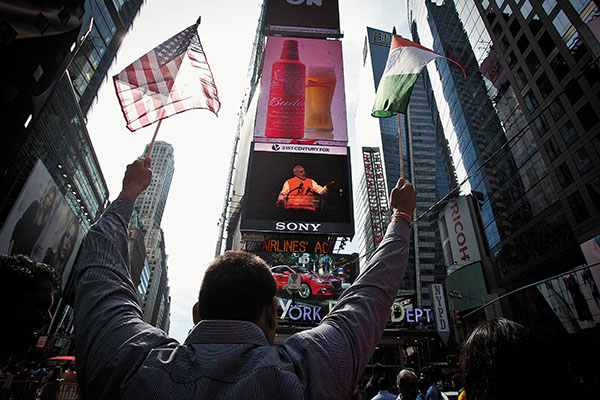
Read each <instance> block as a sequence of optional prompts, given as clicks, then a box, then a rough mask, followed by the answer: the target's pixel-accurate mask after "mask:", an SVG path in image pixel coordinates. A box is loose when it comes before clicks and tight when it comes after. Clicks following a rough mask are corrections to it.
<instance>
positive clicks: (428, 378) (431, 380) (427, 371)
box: [421, 367, 443, 400]
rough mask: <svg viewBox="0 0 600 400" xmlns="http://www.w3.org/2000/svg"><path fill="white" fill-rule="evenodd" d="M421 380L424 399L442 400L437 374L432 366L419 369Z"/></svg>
mask: <svg viewBox="0 0 600 400" xmlns="http://www.w3.org/2000/svg"><path fill="white" fill-rule="evenodd" d="M421 377H422V381H423V388H424V389H423V390H424V392H425V400H443V397H442V392H441V391H440V388H439V387H438V385H437V382H436V378H437V374H436V373H435V370H434V369H433V368H432V367H425V368H423V369H422V370H421Z"/></svg>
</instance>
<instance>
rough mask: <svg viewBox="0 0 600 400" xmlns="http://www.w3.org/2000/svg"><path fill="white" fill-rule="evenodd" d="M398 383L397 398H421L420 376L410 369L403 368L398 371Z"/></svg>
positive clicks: (405, 399)
mask: <svg viewBox="0 0 600 400" xmlns="http://www.w3.org/2000/svg"><path fill="white" fill-rule="evenodd" d="M396 384H397V385H398V390H399V391H400V394H398V397H397V398H396V399H397V400H421V396H420V394H419V378H418V377H417V375H416V374H415V373H414V371H412V370H410V369H403V370H402V371H400V372H399V373H398V376H397V377H396Z"/></svg>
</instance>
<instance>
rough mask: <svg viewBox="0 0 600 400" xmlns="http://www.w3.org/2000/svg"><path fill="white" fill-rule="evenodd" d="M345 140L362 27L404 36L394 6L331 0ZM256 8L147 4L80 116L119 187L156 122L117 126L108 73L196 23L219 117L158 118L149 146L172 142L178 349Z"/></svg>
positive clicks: (243, 2) (168, 225) (217, 205)
mask: <svg viewBox="0 0 600 400" xmlns="http://www.w3.org/2000/svg"><path fill="white" fill-rule="evenodd" d="M339 2H340V26H341V30H342V32H343V33H344V38H343V39H342V50H343V56H344V75H345V85H346V88H345V89H346V99H347V115H348V119H349V121H348V126H349V135H353V134H354V132H353V128H352V127H353V124H352V121H350V119H352V116H353V115H354V109H353V107H354V103H355V102H356V99H357V93H356V91H357V82H358V73H359V68H360V64H361V58H362V48H363V44H364V38H365V35H366V27H367V26H370V27H373V28H378V29H382V30H387V31H391V30H392V26H396V29H397V31H398V34H400V35H402V36H404V37H410V35H409V33H408V27H407V17H406V4H405V2H404V1H401V0H339ZM261 4H262V2H261V1H259V0H250V1H249V0H220V1H209V0H193V1H192V0H168V1H167V0H147V1H146V2H145V4H144V5H143V6H142V9H141V11H140V13H139V15H138V17H137V18H136V19H135V21H134V22H133V27H132V29H131V30H130V31H129V32H128V33H127V35H126V36H125V37H124V39H123V43H122V45H121V48H120V50H119V52H118V54H117V58H116V60H115V62H114V63H113V65H112V67H111V69H110V70H109V72H108V77H107V80H105V82H104V85H103V86H102V87H101V89H100V91H99V92H98V97H97V99H96V103H95V104H94V106H93V108H92V109H91V111H90V112H89V113H88V115H87V118H88V125H87V127H88V131H89V134H90V137H91V140H92V143H93V145H94V149H95V151H96V154H97V156H98V160H99V162H100V166H101V168H102V172H103V174H104V178H105V180H106V183H107V185H108V189H109V193H110V200H111V201H112V200H114V199H115V198H116V197H117V196H118V194H119V192H120V190H121V182H122V179H123V173H124V171H125V167H126V166H127V164H129V163H131V162H132V161H134V160H135V159H136V158H138V157H139V156H141V154H142V152H143V150H144V146H145V145H146V144H147V143H149V142H150V140H151V138H152V135H153V133H154V129H155V125H152V126H150V127H146V128H143V129H140V130H138V131H136V132H133V133H132V132H130V131H129V130H128V129H127V128H126V127H125V119H124V118H123V115H122V113H121V109H120V107H119V103H118V100H117V96H116V94H115V90H114V87H113V85H112V82H111V81H112V76H113V75H116V74H117V73H119V72H120V71H121V70H122V69H123V68H125V67H126V66H128V65H129V64H131V63H132V62H133V61H135V60H136V59H137V58H139V57H140V56H142V55H143V54H145V53H146V52H148V51H150V50H152V49H153V48H154V47H156V46H158V45H159V44H160V43H162V42H163V41H165V40H166V39H168V38H170V37H171V36H173V35H175V34H176V33H178V32H180V31H182V30H183V29H185V28H187V27H188V26H190V25H192V24H194V23H195V21H196V19H197V18H198V16H202V22H201V24H200V27H199V30H198V31H199V34H200V41H201V42H202V46H203V48H204V51H205V53H206V56H207V59H208V62H209V64H210V66H211V69H212V72H213V76H214V79H215V83H216V85H217V88H218V91H219V98H220V100H221V110H220V112H219V116H218V117H216V116H215V115H214V114H213V113H211V112H210V111H207V110H190V111H187V112H184V113H181V114H178V115H175V116H172V117H170V118H167V119H165V120H164V121H163V123H162V125H161V128H160V131H159V133H158V137H157V140H162V141H165V142H168V143H171V144H172V145H173V146H174V151H175V174H174V176H173V181H172V183H171V189H170V192H169V198H168V200H167V203H166V207H165V212H164V215H163V219H162V224H161V225H162V228H163V230H164V232H165V248H166V252H167V255H168V261H167V265H168V277H169V286H170V294H171V326H170V331H169V333H170V335H171V336H173V337H174V338H176V339H177V340H179V341H180V342H183V341H184V340H185V338H186V337H187V334H188V332H189V330H190V329H191V328H192V327H193V323H192V313H191V310H192V306H193V304H194V303H195V302H196V300H197V297H198V290H199V288H200V283H201V282H202V277H203V274H204V270H205V269H206V267H207V266H208V265H209V264H210V262H211V261H212V260H213V259H214V256H215V248H216V243H217V238H218V234H219V227H218V225H217V224H218V221H219V218H220V215H221V213H222V209H223V201H224V198H225V187H226V183H227V176H228V172H229V165H230V161H231V154H232V148H233V138H234V135H235V130H236V128H237V123H238V114H239V110H240V106H241V104H242V99H243V97H244V94H245V93H246V91H247V88H248V77H247V70H248V65H249V60H250V54H251V51H252V45H253V41H254V37H255V32H256V28H257V24H258V17H259V14H260V7H261Z"/></svg>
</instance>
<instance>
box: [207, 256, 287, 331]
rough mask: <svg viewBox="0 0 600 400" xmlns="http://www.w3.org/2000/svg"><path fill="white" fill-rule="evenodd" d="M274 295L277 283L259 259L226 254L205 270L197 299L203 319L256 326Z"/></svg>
mask: <svg viewBox="0 0 600 400" xmlns="http://www.w3.org/2000/svg"><path fill="white" fill-rule="evenodd" d="M276 292H277V283H276V282H275V278H274V277H273V274H272V273H271V270H270V269H269V266H268V265H267V263H265V262H264V261H263V260H262V259H260V258H259V257H257V256H255V255H253V254H249V253H246V252H243V251H228V252H226V253H225V254H224V255H222V256H220V257H217V258H216V259H215V260H214V261H213V262H212V263H211V264H210V266H209V267H208V269H207V270H206V273H205V274H204V279H203V280H202V286H201V287H200V294H199V296H198V311H199V313H200V317H201V318H202V319H231V320H239V321H249V322H256V321H257V320H258V319H259V317H260V314H261V312H262V311H263V309H264V308H265V306H266V305H268V304H270V303H271V301H272V299H273V296H275V293H276Z"/></svg>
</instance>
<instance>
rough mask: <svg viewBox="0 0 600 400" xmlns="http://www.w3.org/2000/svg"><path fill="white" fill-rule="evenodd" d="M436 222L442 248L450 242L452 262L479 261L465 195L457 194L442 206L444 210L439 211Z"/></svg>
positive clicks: (479, 256)
mask: <svg viewBox="0 0 600 400" xmlns="http://www.w3.org/2000/svg"><path fill="white" fill-rule="evenodd" d="M438 223H439V225H440V232H441V234H442V241H443V242H444V248H447V246H446V244H447V243H449V244H450V249H451V254H452V260H453V262H454V263H458V264H460V263H465V262H476V261H481V255H480V254H479V247H478V245H477V236H476V235H475V229H474V227H473V220H472V219H471V213H470V211H469V204H468V201H467V197H466V196H458V197H457V198H455V199H453V200H450V201H449V202H448V204H447V205H446V206H445V207H444V211H443V212H441V213H440V216H439V219H438ZM448 261H449V260H447V262H448Z"/></svg>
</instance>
